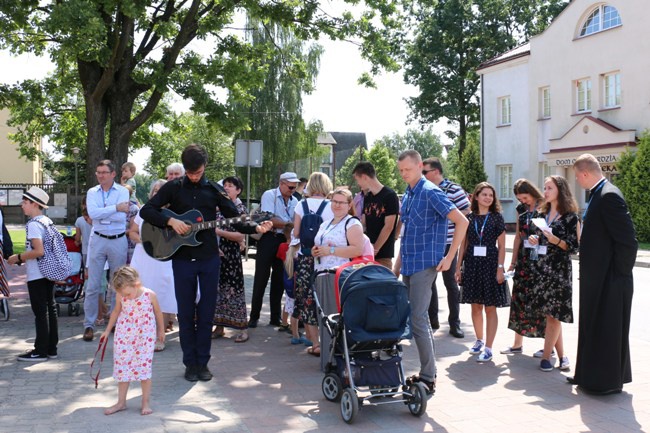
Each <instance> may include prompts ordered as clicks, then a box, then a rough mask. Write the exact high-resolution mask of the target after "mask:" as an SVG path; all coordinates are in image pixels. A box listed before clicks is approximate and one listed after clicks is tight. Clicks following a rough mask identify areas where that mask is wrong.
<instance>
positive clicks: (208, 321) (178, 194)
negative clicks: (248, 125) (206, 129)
mask: <svg viewBox="0 0 650 433" xmlns="http://www.w3.org/2000/svg"><path fill="white" fill-rule="evenodd" d="M181 160H182V163H183V166H184V167H185V171H186V173H185V176H184V177H181V178H179V179H175V180H173V181H170V182H167V183H166V184H165V185H163V186H162V187H161V188H160V191H158V193H157V194H156V195H155V196H153V197H152V198H151V199H150V200H149V201H148V202H147V203H146V204H145V205H144V206H143V207H142V209H141V210H140V215H141V216H142V219H144V220H145V221H147V222H149V223H151V224H153V225H155V226H158V227H166V226H169V227H171V228H172V229H173V230H174V231H175V232H176V233H177V234H178V235H185V234H186V233H188V232H189V231H190V226H189V225H187V224H186V223H185V222H184V221H181V220H180V219H177V218H173V217H169V216H167V215H164V214H163V213H162V209H163V208H164V207H165V206H169V209H170V210H171V211H173V212H175V213H177V214H179V215H180V214H183V213H185V212H187V211H190V210H192V209H196V210H198V211H199V212H200V214H201V215H202V216H203V218H205V220H209V221H211V220H215V219H216V209H217V207H218V208H219V210H220V211H221V213H222V214H223V215H224V216H225V217H227V218H230V217H236V216H239V213H238V212H237V209H236V208H235V205H234V204H233V202H232V201H231V200H230V199H229V198H228V196H227V195H226V193H225V191H223V189H222V188H221V187H220V186H218V185H217V184H216V183H214V182H210V181H208V179H206V177H205V176H204V172H205V166H206V164H207V162H208V157H207V153H206V151H205V149H203V148H202V147H201V146H198V145H196V144H190V145H189V146H187V147H186V148H185V149H184V150H183V153H182V155H181ZM194 222H195V223H198V222H202V221H194ZM233 226H234V227H235V228H236V229H237V230H238V231H240V232H242V233H247V234H251V233H266V232H267V231H268V230H269V229H271V228H272V223H271V222H270V221H265V222H263V223H260V224H256V223H254V222H248V223H236V224H233ZM196 238H197V240H198V241H201V244H200V245H197V246H194V247H191V246H182V247H180V248H179V249H178V251H177V252H176V253H175V254H174V256H173V258H172V268H173V269H174V286H175V293H176V302H177V303H178V328H179V337H180V343H181V349H182V350H183V364H185V379H187V380H188V381H191V382H195V381H197V380H202V381H208V380H210V379H212V374H211V373H210V370H209V369H208V366H207V364H208V361H209V360H210V348H211V343H212V340H211V332H212V317H213V315H214V308H215V304H216V296H217V288H218V286H219V268H220V266H219V265H220V259H219V244H218V241H217V236H216V234H215V232H214V230H203V231H201V232H199V233H198V234H197V236H196ZM198 287H200V299H199V301H198V303H197V302H196V297H197V289H198Z"/></svg>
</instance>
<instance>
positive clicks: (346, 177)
mask: <svg viewBox="0 0 650 433" xmlns="http://www.w3.org/2000/svg"><path fill="white" fill-rule="evenodd" d="M361 152H362V149H361V147H357V148H356V149H355V151H354V153H353V154H352V155H351V156H350V157H349V158H348V159H346V160H345V163H343V166H342V167H341V168H340V169H339V170H338V171H337V172H336V185H334V186H335V187H336V186H347V187H349V188H350V190H351V191H352V192H353V193H355V194H356V193H357V192H359V185H357V183H356V182H355V181H354V175H353V174H352V170H353V169H354V166H355V165H357V163H358V162H360V161H367V158H365V156H367V155H368V151H366V150H363V158H362V154H361Z"/></svg>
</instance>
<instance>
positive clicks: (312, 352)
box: [307, 346, 320, 357]
mask: <svg viewBox="0 0 650 433" xmlns="http://www.w3.org/2000/svg"><path fill="white" fill-rule="evenodd" d="M307 353H309V354H310V355H312V356H317V357H318V356H320V346H312V347H310V348H308V349H307Z"/></svg>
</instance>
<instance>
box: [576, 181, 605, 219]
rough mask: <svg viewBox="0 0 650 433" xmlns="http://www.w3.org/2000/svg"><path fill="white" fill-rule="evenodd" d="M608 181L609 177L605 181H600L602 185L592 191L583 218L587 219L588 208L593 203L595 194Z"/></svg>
mask: <svg viewBox="0 0 650 433" xmlns="http://www.w3.org/2000/svg"><path fill="white" fill-rule="evenodd" d="M606 183H607V179H604V180H603V181H601V182H600V185H598V186H597V187H596V189H594V190H593V191H591V193H590V194H589V201H588V202H587V205H586V206H585V210H584V212H582V219H585V218H586V217H587V210H588V209H589V205H590V204H591V200H593V198H594V194H596V193H597V192H598V191H600V189H601V188H602V187H603V185H605V184H606Z"/></svg>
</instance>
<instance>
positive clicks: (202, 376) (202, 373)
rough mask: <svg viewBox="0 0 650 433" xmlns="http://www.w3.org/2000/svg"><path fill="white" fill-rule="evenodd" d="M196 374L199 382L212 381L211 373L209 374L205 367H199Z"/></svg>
mask: <svg viewBox="0 0 650 433" xmlns="http://www.w3.org/2000/svg"><path fill="white" fill-rule="evenodd" d="M196 374H197V376H198V378H199V380H200V381H203V382H207V381H209V380H212V373H210V370H209V369H208V366H207V365H199V366H198V367H197V371H196Z"/></svg>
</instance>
